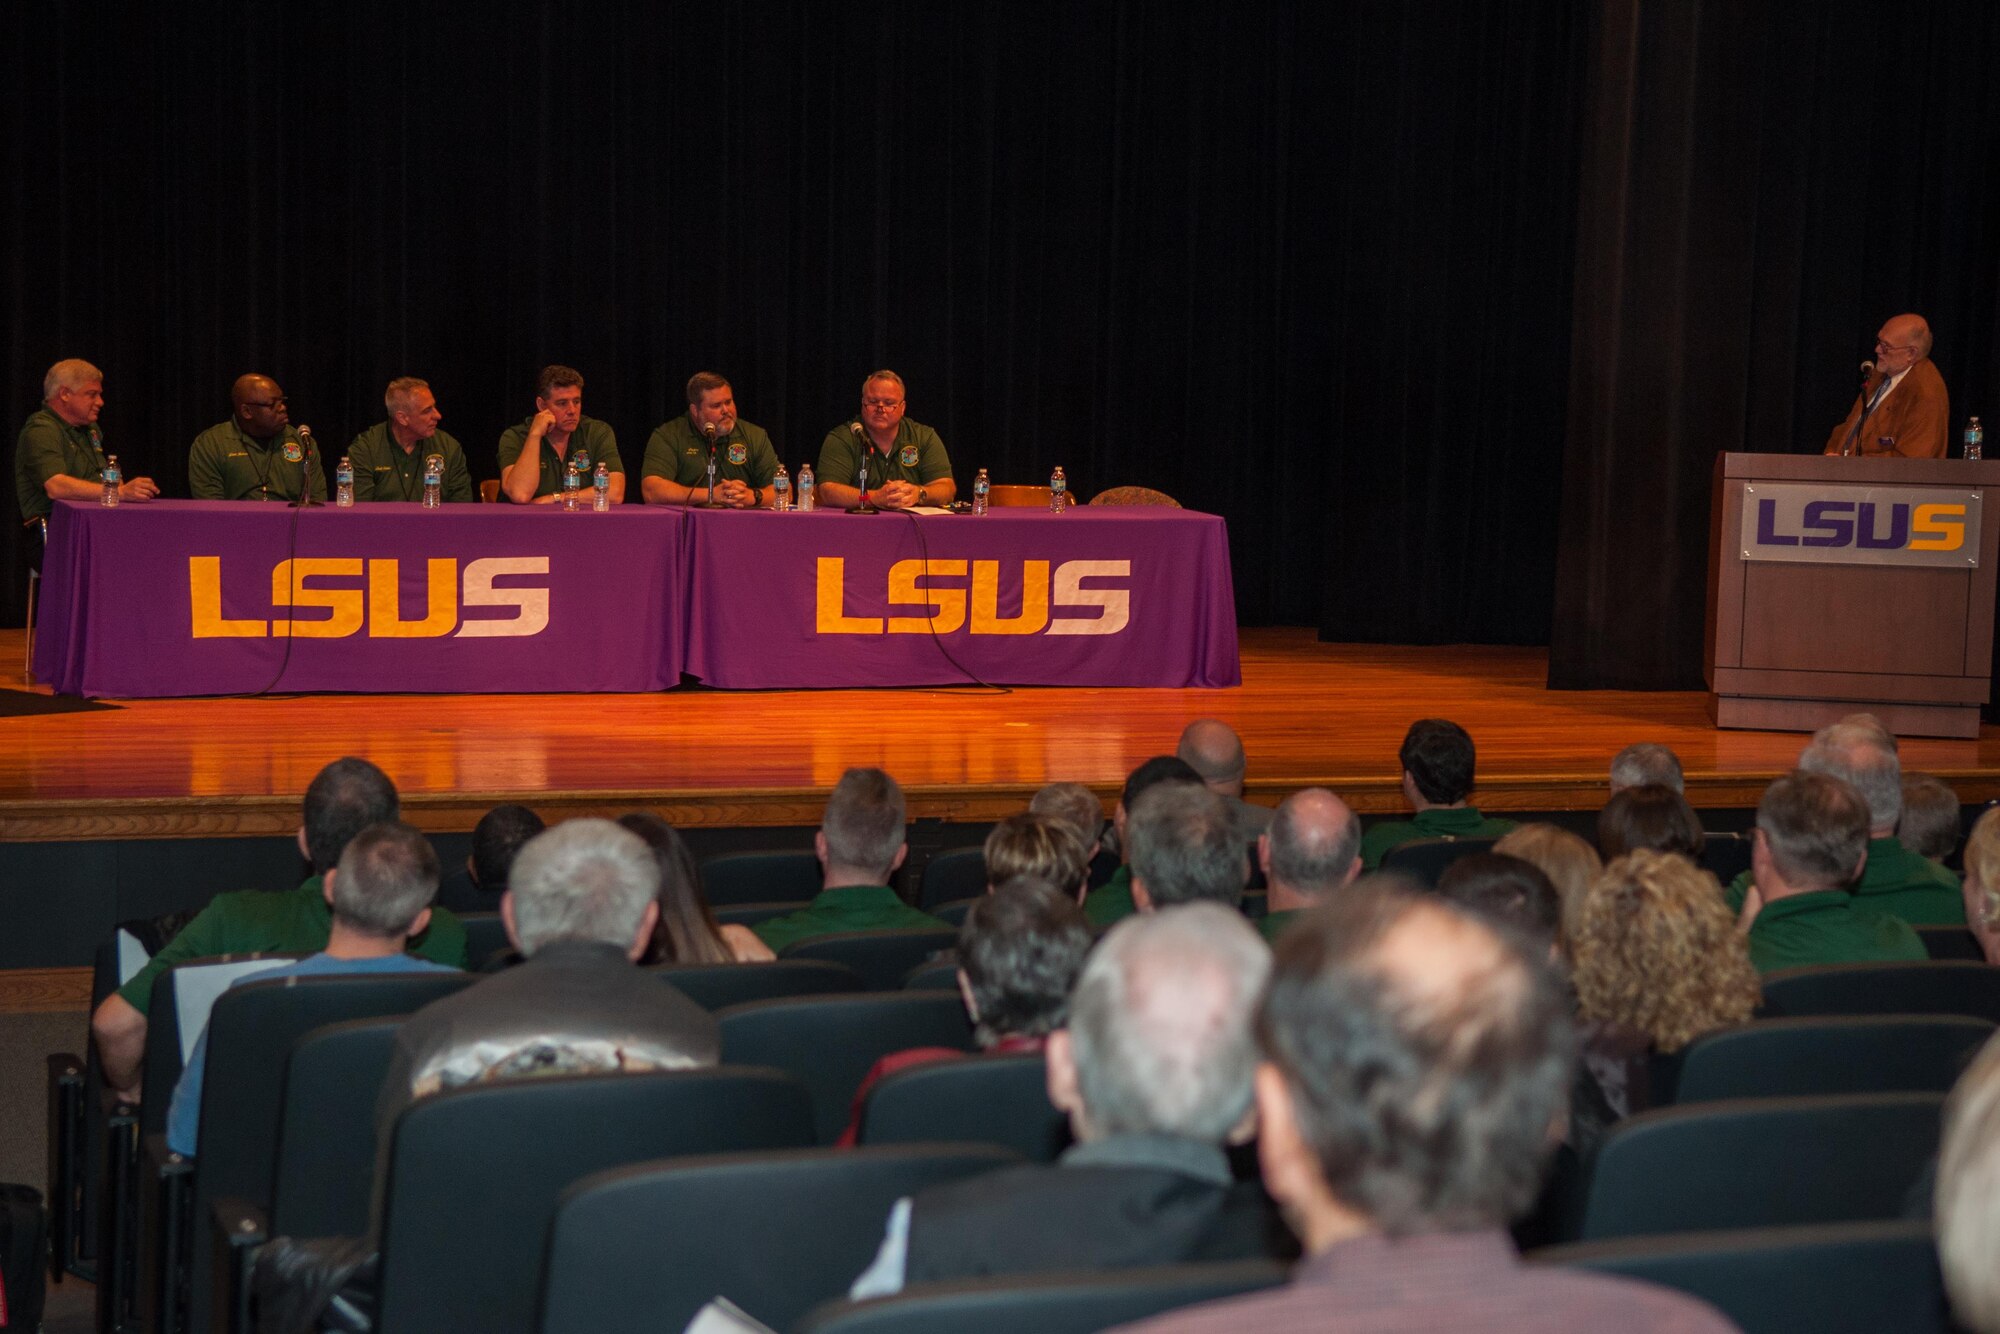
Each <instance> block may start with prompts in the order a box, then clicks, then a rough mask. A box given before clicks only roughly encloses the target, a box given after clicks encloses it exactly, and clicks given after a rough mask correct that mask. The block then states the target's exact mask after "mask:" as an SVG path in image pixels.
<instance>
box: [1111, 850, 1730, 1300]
mask: <svg viewBox="0 0 2000 1334" xmlns="http://www.w3.org/2000/svg"><path fill="white" fill-rule="evenodd" d="M1567 1008H1568V1007H1567V1003H1566V1000H1565V998H1564V996H1563V993H1562V988H1561V987H1560V986H1559V985H1558V984H1557V982H1556V980H1555V978H1554V977H1553V976H1552V975H1551V973H1550V971H1549V969H1548V968H1547V967H1546V966H1545V965H1544V964H1543V963H1542V961H1541V960H1540V959H1539V958H1536V957H1534V956H1533V954H1532V953H1531V952H1530V951H1528V950H1527V949H1526V948H1525V947H1524V946H1522V945H1521V944H1519V943H1516V942H1513V941H1512V939H1511V937H1510V936H1508V935H1507V934H1506V933H1504V932H1502V931H1497V930H1495V929H1494V928H1492V927H1490V926H1487V925H1485V924H1483V923H1482V922H1480V921H1479V920H1478V919H1476V918H1474V917H1471V916H1469V915H1467V914H1463V913H1461V912H1459V911H1458V910H1456V909H1454V908H1451V907H1450V906H1448V905H1445V904H1442V903H1439V902H1438V901H1437V900H1436V899H1435V898H1431V897H1428V896H1418V895H1408V894H1402V893H1397V892H1393V891H1389V890H1385V889H1380V888H1376V887H1372V886H1357V887H1356V888H1355V890H1354V892H1352V893H1349V894H1341V895H1336V896H1335V898H1334V901H1333V902H1332V903H1331V904H1329V905H1328V906H1327V907H1325V908H1321V909H1319V910H1317V911H1315V912H1313V913H1311V914H1309V915H1308V916H1306V917H1305V918H1303V919H1301V920H1300V921H1299V923H1298V924H1297V925H1296V926H1294V927H1293V928H1292V929H1291V930H1290V931H1288V932H1286V933H1285V935H1284V937H1283V939H1281V940H1280V941H1279V942H1278V947H1277V959H1276V962H1275V964H1274V966H1273V970H1272V977H1271V982H1270V985H1269V986H1268V987H1267V988H1266V991H1265V994H1264V999H1263V1003H1262V1005H1261V1007H1260V1008H1259V1011H1258V1017H1257V1038H1258V1043H1259V1046H1260V1047H1261V1048H1262V1052H1263V1064H1262V1065H1260V1066H1259V1067H1258V1070H1257V1079H1256V1088H1257V1108H1258V1123H1259V1127H1260V1133H1259V1138H1258V1157H1259V1159H1260V1160H1261V1162H1262V1164H1263V1171H1264V1181H1265V1183H1266V1184H1267V1185H1268V1186H1269V1187H1270V1190H1271V1193H1272V1195H1273V1196H1275V1197H1276V1198H1277V1200H1278V1202H1279V1204H1280V1205H1281V1206H1282V1207H1283V1209H1284V1210H1285V1215H1286V1217H1287V1219H1289V1220H1290V1222H1291V1224H1292V1228H1293V1230H1294V1231H1295V1232H1297V1233H1298V1235H1299V1239H1300V1240H1301V1241H1302V1242H1303V1243H1304V1246H1305V1250H1306V1257H1307V1258H1306V1259H1305V1260H1304V1261H1302V1262H1301V1263H1300V1265H1299V1266H1298V1268H1297V1269H1296V1270H1295V1271H1294V1272H1293V1275H1292V1281H1291V1283H1290V1285H1288V1286H1287V1287H1285V1288H1282V1289H1279V1290H1276V1291H1272V1292H1263V1293H1257V1294H1253V1295H1251V1296H1247V1297H1238V1298H1233V1299H1230V1300H1227V1301H1222V1302H1215V1303H1210V1304H1208V1305H1205V1306H1198V1307H1193V1308H1189V1309H1187V1310H1183V1311H1177V1312H1173V1313H1171V1314H1168V1315H1166V1316H1162V1317H1160V1318H1158V1319H1156V1320H1152V1321H1148V1322H1146V1323H1144V1324H1143V1325H1140V1326H1135V1327H1134V1328H1135V1329H1140V1330H1145V1331H1149V1332H1150V1334H1210V1331H1214V1332H1215V1334H1224V1332H1225V1331H1226V1332H1227V1334H1238V1331H1242V1330H1308V1329H1311V1330H1322V1329H1324V1330H1332V1329H1363V1328H1365V1329H1370V1330H1383V1331H1390V1330H1419V1329H1423V1330H1430V1329H1439V1330H1451V1329H1468V1330H1470V1329H1477V1330H1481V1331H1488V1332H1489V1334H1513V1332H1514V1331H1529V1330H1533V1331H1541V1330H1550V1329H1577V1330H1583V1329H1592V1330H1595V1329H1616V1330H1620V1331H1622V1334H1653V1332H1654V1331H1666V1330H1673V1331H1679V1332H1680V1334H1693V1332H1694V1331H1711V1330H1712V1331H1718V1332H1719V1331H1724V1330H1729V1329H1731V1328H1733V1327H1732V1326H1731V1325H1730V1324H1729V1323H1728V1322H1727V1321H1726V1320H1724V1319H1722V1318H1721V1317H1720V1316H1718V1315H1716V1314H1714V1313H1713V1312H1712V1311H1710V1310H1709V1309H1708V1308H1707V1307H1705V1306H1703V1305H1702V1304H1700V1303H1699V1302H1696V1301H1695V1300H1693V1299H1692V1298H1689V1297H1684V1296H1682V1295H1680V1294H1678V1293H1672V1292H1668V1291H1665V1290H1663V1289H1659V1288H1653V1287H1649V1286H1647V1285H1645V1284H1640V1283H1635V1282H1633V1281H1631V1280H1628V1279H1623V1278H1613V1277H1610V1276H1608V1275H1600V1274H1591V1273H1585V1272H1582V1271H1580V1270H1575V1269H1564V1268H1559V1267H1557V1266H1553V1265H1546V1266H1544V1265H1534V1266H1530V1265H1524V1264H1522V1263H1521V1262H1520V1259H1519V1256H1518V1255H1517V1253H1516V1251H1515V1249H1514V1245H1513V1242H1512V1240H1511V1239H1510V1238H1509V1237H1508V1235H1507V1231H1506V1229H1507V1224H1508V1222H1509V1221H1510V1220H1511V1219H1513V1218H1515V1217H1517V1216H1519V1215H1520V1214H1522V1213H1523V1212H1524V1211H1526V1210H1527V1208H1528V1207H1529V1205H1530V1204H1531V1203H1532V1202H1533V1201H1534V1199H1535V1195H1536V1192H1537V1189H1538V1188H1539V1185H1540V1182H1541V1178H1542V1171H1543V1165H1544V1163H1545V1161H1546V1159H1547V1157H1548V1154H1549V1150H1550V1147H1551V1144H1552V1137H1551V1134H1550V1130H1551V1127H1552V1126H1554V1125H1555V1124H1556V1123H1557V1122H1558V1120H1559V1119H1560V1117H1561V1115H1562V1111H1563V1104H1564V1096H1565V1092H1566V1090H1567V1088H1568V1084H1569V1078H1570V1070H1571V1060H1572V1048H1573V1045H1574V1039H1573V1034H1572V1032H1571V1027H1570V1022H1569V1017H1568V1014H1567Z"/></svg>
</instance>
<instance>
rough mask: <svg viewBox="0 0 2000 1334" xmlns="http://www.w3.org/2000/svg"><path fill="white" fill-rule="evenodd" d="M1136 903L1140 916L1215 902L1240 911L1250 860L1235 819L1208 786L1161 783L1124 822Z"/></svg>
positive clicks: (1133, 900)
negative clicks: (1190, 904)
mask: <svg viewBox="0 0 2000 1334" xmlns="http://www.w3.org/2000/svg"><path fill="white" fill-rule="evenodd" d="M1125 836H1126V843H1127V846H1128V847H1129V848H1130V850H1131V864H1132V877H1131V883H1132V903H1133V905H1134V906H1135V907H1137V908H1138V910H1139V911H1140V912H1152V911H1154V910H1155V909H1158V908H1170V907H1173V906H1174V905H1176V904H1181V903H1192V902H1194V901H1195V900H1197V899H1210V900H1213V901H1214V902H1217V903H1221V904H1225V905H1227V906H1229V907H1231V908H1238V907H1241V906H1242V903H1243V886H1244V885H1245V884H1246V883H1247V882H1248V880H1249V878H1250V862H1249V859H1248V858H1247V857H1246V855H1245V851H1244V847H1243V841H1242V839H1241V837H1240V836H1239V835H1238V833H1237V825H1236V820H1235V817H1234V816H1232V815H1231V814H1230V813H1229V807H1228V805H1227V804H1225V803H1224V801H1223V799H1222V798H1221V797H1219V796H1217V795H1216V794H1215V793H1213V792H1211V791H1209V790H1208V789H1207V788H1205V787H1196V786H1194V785H1193V784H1189V783H1162V784H1158V785H1156V786H1154V787H1153V788H1152V789H1151V790H1150V791H1148V792H1147V793H1146V794H1145V795H1144V796H1142V797H1140V798H1139V804H1138V805H1137V806H1135V807H1134V808H1133V810H1132V815H1131V818H1130V819H1129V820H1127V821H1126V823H1125Z"/></svg>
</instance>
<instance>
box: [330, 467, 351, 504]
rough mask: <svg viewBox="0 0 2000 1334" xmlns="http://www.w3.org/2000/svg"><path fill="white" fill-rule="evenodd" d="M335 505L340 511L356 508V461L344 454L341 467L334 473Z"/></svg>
mask: <svg viewBox="0 0 2000 1334" xmlns="http://www.w3.org/2000/svg"><path fill="white" fill-rule="evenodd" d="M333 503H334V506H335V507H336V508H338V509H351V508H353V506H354V460H352V459H350V458H348V457H347V455H345V454H342V455H341V456H340V466H339V467H338V468H336V469H334V471H333Z"/></svg>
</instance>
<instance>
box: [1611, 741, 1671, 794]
mask: <svg viewBox="0 0 2000 1334" xmlns="http://www.w3.org/2000/svg"><path fill="white" fill-rule="evenodd" d="M1628 787H1670V788H1672V789H1673V790H1674V791H1676V792H1682V793H1684V792H1686V791H1687V779H1686V778H1685V777H1684V776H1683V775H1682V774H1681V757H1680V756H1678V755H1676V754H1674V752H1673V750H1672V749H1671V748H1670V747H1667V746H1663V745H1661V744H1660V743H1659V742H1657V741H1635V742H1633V743H1632V744H1631V745H1629V746H1627V747H1625V749H1623V750H1621V751H1619V752H1618V753H1617V754H1616V755H1613V756H1612V757H1611V795H1612V796H1614V797H1615V796H1617V795H1618V794H1619V793H1620V792H1623V791H1624V790H1625V789H1626V788H1628Z"/></svg>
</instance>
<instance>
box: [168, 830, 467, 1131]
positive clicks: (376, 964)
mask: <svg viewBox="0 0 2000 1334" xmlns="http://www.w3.org/2000/svg"><path fill="white" fill-rule="evenodd" d="M321 883H322V885H323V886H324V889H323V892H324V894H325V896H326V901H327V904H328V905H329V906H330V908H331V909H332V915H333V921H332V926H331V927H330V929H329V931H328V934H327V941H326V948H325V949H323V950H321V951H320V952H319V953H317V954H314V955H311V956H309V957H307V958H304V959H301V960H299V961H298V962H297V963H291V964H284V965H281V966H279V967H276V968H272V969H269V970H267V971H265V972H261V973H253V974H251V975H250V976H248V977H241V978H238V979H237V980H236V981H235V982H234V983H232V984H231V985H232V986H241V985H243V984H244V983H246V982H269V981H272V980H274V979H277V978H287V977H324V976H328V975H331V974H336V973H432V972H435V973H449V972H455V971H456V970H455V969H452V968H447V967H446V966H445V965H443V964H441V963H432V962H431V961H430V960H428V959H419V958H415V957H413V956H411V955H409V954H406V953H404V948H405V946H407V945H408V943H409V941H410V938H411V937H413V936H417V935H420V934H422V932H423V929H424V928H425V927H426V926H428V925H429V924H430V919H431V900H432V899H433V898H435V897H436V895H437V887H438V859H437V853H436V852H435V851H433V850H432V848H431V845H430V840H429V839H427V838H425V837H424V836H423V835H422V834H420V833H418V832H417V831H416V830H414V829H412V828H410V826H408V825H406V824H401V823H398V822H396V821H385V822H384V823H382V824H372V825H369V826H368V827H367V828H366V829H364V830H362V831H361V832H360V833H358V834H356V835H355V836H354V837H353V838H352V839H350V840H349V841H348V844H347V847H346V849H345V850H344V851H343V852H342V853H341V854H340V863H339V864H338V865H337V866H332V867H328V868H327V871H326V874H325V875H324V876H323V877H321ZM207 1069H208V1029H207V1028H206V1027H204V1028H203V1029H202V1031H201V1037H200V1038H198V1039H197V1040H196V1041H195V1044H194V1054H193V1055H192V1056H191V1057H189V1058H188V1063H187V1068H186V1069H185V1070H183V1071H182V1072H181V1082H180V1083H179V1085H177V1086H176V1087H175V1089H174V1100H173V1104H172V1106H171V1107H170V1108H169V1109H168V1112H167V1147H168V1148H170V1149H172V1150H173V1151H174V1152H175V1153H180V1154H186V1155H188V1156H189V1157H192V1156H193V1155H194V1151H195V1145H196V1142H197V1140H198V1139H199V1135H200V1128H201V1088H202V1083H203V1077H204V1075H205V1074H206V1073H207Z"/></svg>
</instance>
